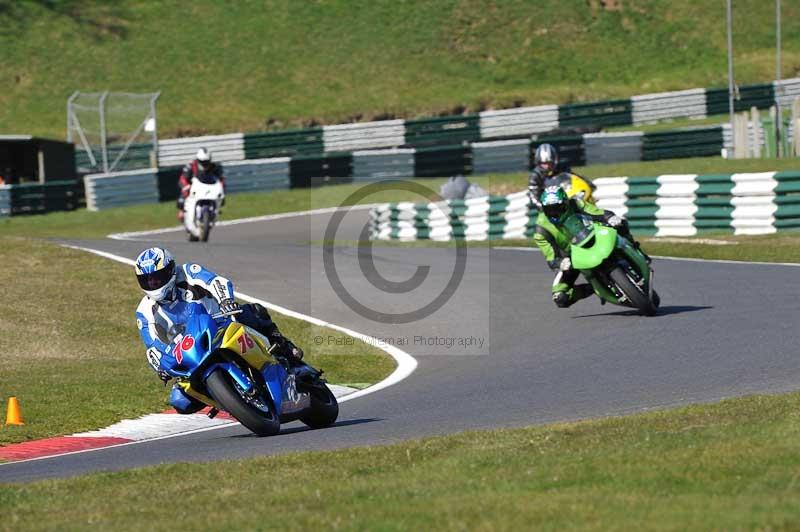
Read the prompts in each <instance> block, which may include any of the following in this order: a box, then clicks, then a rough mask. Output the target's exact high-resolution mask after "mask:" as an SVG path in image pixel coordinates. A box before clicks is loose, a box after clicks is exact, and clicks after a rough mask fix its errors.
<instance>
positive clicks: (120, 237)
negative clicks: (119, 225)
mask: <svg viewBox="0 0 800 532" xmlns="http://www.w3.org/2000/svg"><path fill="white" fill-rule="evenodd" d="M376 205H379V204H378V203H373V204H368V205H345V206H339V207H324V208H321V209H312V210H310V211H294V212H281V213H278V214H265V215H263V216H252V217H250V218H236V219H234V220H226V221H223V222H219V223H217V224H215V225H216V226H219V227H224V226H228V225H239V224H247V223H253V222H269V221H271V220H280V219H283V218H295V217H300V216H313V215H315V214H328V213H331V212H336V211H337V210H339V209H347V210H348V211H358V210H364V209H371V208H372V207H374V206H376ZM185 230H186V229H185V228H184V227H183V226H182V225H176V226H175V227H165V228H162V229H151V230H149V231H131V232H127V233H112V234H110V235H107V237H108V238H111V239H113V240H131V239H133V238H134V237H137V236H147V235H158V234H163V233H175V232H177V231H185Z"/></svg>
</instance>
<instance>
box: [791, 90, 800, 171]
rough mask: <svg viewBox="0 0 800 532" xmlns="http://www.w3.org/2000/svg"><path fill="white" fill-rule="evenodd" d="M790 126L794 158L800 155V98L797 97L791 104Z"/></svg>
mask: <svg viewBox="0 0 800 532" xmlns="http://www.w3.org/2000/svg"><path fill="white" fill-rule="evenodd" d="M792 124H794V139H793V140H794V142H793V143H792V148H793V151H794V153H792V155H794V156H795V157H797V155H798V154H800V130H799V129H798V128H800V97H797V98H795V99H794V101H793V102H792Z"/></svg>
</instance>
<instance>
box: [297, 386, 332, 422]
mask: <svg viewBox="0 0 800 532" xmlns="http://www.w3.org/2000/svg"><path fill="white" fill-rule="evenodd" d="M302 391H306V392H308V393H309V394H310V395H311V408H310V411H309V413H308V414H307V415H305V416H303V417H301V418H300V421H302V422H303V423H305V424H306V425H308V426H309V427H311V428H312V429H321V428H323V427H329V426H330V425H333V424H334V423H335V422H336V418H337V417H339V402H338V401H337V400H336V396H335V395H333V392H331V391H330V389H328V387H327V386H325V385H324V384H322V383H320V384H314V385H309V386H307V387H305V386H304V387H302Z"/></svg>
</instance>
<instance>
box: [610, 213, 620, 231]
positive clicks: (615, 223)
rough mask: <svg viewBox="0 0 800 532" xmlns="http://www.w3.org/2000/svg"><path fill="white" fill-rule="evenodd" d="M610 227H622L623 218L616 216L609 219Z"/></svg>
mask: <svg viewBox="0 0 800 532" xmlns="http://www.w3.org/2000/svg"><path fill="white" fill-rule="evenodd" d="M608 225H610V226H611V227H614V228H616V227H619V226H620V225H622V218H620V217H619V216H617V215H616V214H615V215H614V216H612V217H611V218H609V219H608Z"/></svg>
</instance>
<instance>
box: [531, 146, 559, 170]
mask: <svg viewBox="0 0 800 532" xmlns="http://www.w3.org/2000/svg"><path fill="white" fill-rule="evenodd" d="M533 164H534V166H536V167H538V168H541V169H542V170H544V171H545V173H546V174H547V176H551V175H553V174H554V173H555V171H556V168H557V167H558V150H556V147H555V146H553V145H552V144H540V145H539V146H538V147H537V148H536V153H535V154H534V156H533Z"/></svg>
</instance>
